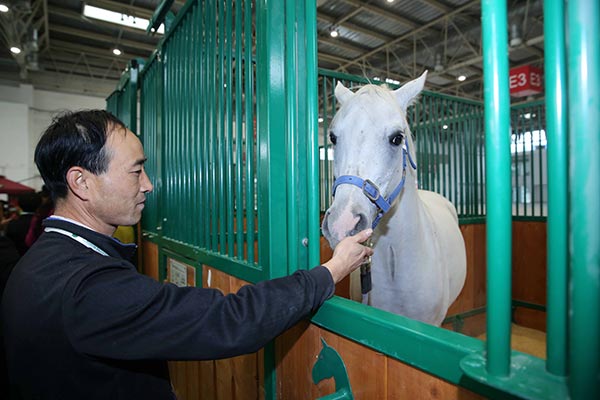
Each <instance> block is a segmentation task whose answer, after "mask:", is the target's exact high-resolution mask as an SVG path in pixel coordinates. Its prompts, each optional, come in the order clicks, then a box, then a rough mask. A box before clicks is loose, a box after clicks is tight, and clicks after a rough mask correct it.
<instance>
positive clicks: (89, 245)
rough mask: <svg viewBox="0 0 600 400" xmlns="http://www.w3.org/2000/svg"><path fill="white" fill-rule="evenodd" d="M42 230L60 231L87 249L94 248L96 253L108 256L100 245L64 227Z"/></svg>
mask: <svg viewBox="0 0 600 400" xmlns="http://www.w3.org/2000/svg"><path fill="white" fill-rule="evenodd" d="M44 232H56V233H60V234H61V235H65V236H66V237H69V238H71V239H73V240H75V241H77V242H79V243H81V244H82V245H84V246H85V247H87V248H88V249H92V250H94V251H95V252H96V253H98V254H102V255H103V256H107V257H108V254H107V253H106V252H105V251H104V250H102V249H101V248H100V247H98V246H96V245H95V244H94V243H92V242H90V241H89V240H87V239H85V238H83V237H81V236H79V235H76V234H74V233H73V232H69V231H65V230H64V229H59V228H45V229H44Z"/></svg>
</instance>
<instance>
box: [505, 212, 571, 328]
mask: <svg viewBox="0 0 600 400" xmlns="http://www.w3.org/2000/svg"><path fill="white" fill-rule="evenodd" d="M512 235H513V241H512V244H513V256H512V273H513V274H512V285H513V287H512V298H513V300H520V301H524V302H528V303H534V304H540V305H546V286H547V279H546V264H547V252H546V249H547V243H546V240H547V237H546V223H545V222H530V221H527V222H525V221H515V222H513V229H512ZM565 285H566V282H565ZM514 317H515V322H517V323H518V324H519V325H523V326H526V327H529V328H534V329H539V330H543V331H546V314H545V313H544V312H541V311H536V310H530V309H524V308H520V307H519V308H517V310H516V311H515V314H514Z"/></svg>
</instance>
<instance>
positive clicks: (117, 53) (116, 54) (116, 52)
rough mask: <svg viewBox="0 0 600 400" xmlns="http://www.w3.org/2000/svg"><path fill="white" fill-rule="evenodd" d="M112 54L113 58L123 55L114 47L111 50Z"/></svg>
mask: <svg viewBox="0 0 600 400" xmlns="http://www.w3.org/2000/svg"><path fill="white" fill-rule="evenodd" d="M112 52H113V54H114V55H115V56H120V55H121V54H123V52H122V51H121V50H119V49H117V48H116V47H115V48H114V49H113V51H112Z"/></svg>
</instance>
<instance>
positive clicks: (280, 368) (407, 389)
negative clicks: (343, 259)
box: [142, 221, 546, 400]
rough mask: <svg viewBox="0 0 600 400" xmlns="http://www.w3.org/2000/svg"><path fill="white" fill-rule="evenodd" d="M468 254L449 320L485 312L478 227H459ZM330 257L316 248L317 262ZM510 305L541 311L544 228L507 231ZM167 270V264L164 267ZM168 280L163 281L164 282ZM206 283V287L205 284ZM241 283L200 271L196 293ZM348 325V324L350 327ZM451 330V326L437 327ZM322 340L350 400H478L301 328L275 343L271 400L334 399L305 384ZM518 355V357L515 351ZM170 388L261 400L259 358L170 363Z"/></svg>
mask: <svg viewBox="0 0 600 400" xmlns="http://www.w3.org/2000/svg"><path fill="white" fill-rule="evenodd" d="M461 231H462V233H463V237H464V239H465V245H466V252H467V279H466V282H465V286H464V289H463V291H462V292H461V294H460V296H459V297H458V299H457V300H456V301H455V303H454V304H453V305H452V306H451V308H450V310H449V313H448V315H449V316H451V315H455V314H459V313H465V312H467V313H468V312H471V311H473V310H478V309H482V308H483V307H485V301H486V298H485V296H486V290H485V288H486V268H485V263H486V251H485V248H486V243H485V239H486V234H485V225H484V224H470V225H462V226H461ZM331 253H332V252H331V249H330V248H329V245H328V244H327V242H326V241H324V239H322V242H321V254H322V258H323V260H326V259H329V258H330V257H331ZM142 254H143V260H144V265H143V271H144V273H145V274H147V275H149V276H152V277H153V278H154V279H158V277H159V273H158V270H159V255H158V246H157V245H156V244H154V243H152V242H150V241H144V242H143V246H142ZM512 262H513V299H514V300H519V301H523V302H528V303H534V304H540V305H545V304H546V298H545V296H546V289H545V287H546V224H545V222H529V221H527V222H526V221H515V222H514V223H513V259H512ZM167 264H168V263H167ZM167 276H168V274H167ZM209 277H210V284H209V281H208V280H209ZM245 284H247V282H245V281H242V280H240V279H237V278H235V277H233V276H230V275H227V274H225V273H223V272H221V271H219V270H217V269H214V268H211V267H208V266H202V286H203V287H211V288H217V289H219V290H221V291H222V292H223V293H235V292H237V290H238V289H239V288H240V287H241V286H243V285H245ZM336 294H338V295H341V296H343V297H348V281H347V280H346V281H342V282H341V283H340V284H338V287H337V288H336ZM515 322H516V323H517V324H519V325H521V326H524V327H529V328H534V329H538V330H542V331H543V330H545V313H544V312H542V311H536V310H530V309H526V308H522V307H518V308H516V310H515ZM349 323H351V322H349ZM444 327H445V328H447V329H453V328H454V327H453V325H452V324H447V325H446V326H444ZM460 331H461V332H462V333H464V334H466V335H468V336H480V337H483V336H481V335H484V334H485V312H480V313H475V314H474V315H472V316H468V317H465V318H463V321H462V326H461V330H460ZM321 338H323V339H325V340H326V342H327V343H328V344H329V345H330V346H332V347H334V348H335V349H336V350H337V351H338V353H340V355H341V356H342V358H343V360H344V362H345V364H346V368H347V370H348V374H349V377H350V383H351V385H352V389H353V392H354V395H355V398H356V399H374V398H377V399H379V398H381V399H399V398H425V399H462V400H465V399H466V400H468V399H479V398H480V397H479V396H478V395H476V394H474V393H472V392H470V391H468V390H466V389H463V388H460V387H457V386H455V385H453V384H451V383H448V382H445V381H443V380H441V379H439V378H436V377H434V376H432V375H429V374H427V373H425V372H422V371H420V370H418V369H415V368H413V367H411V366H409V365H406V364H404V363H402V362H399V361H397V360H395V359H393V358H390V357H387V356H385V355H383V354H381V353H378V352H375V351H373V350H371V349H369V348H367V347H364V346H362V345H360V344H357V343H355V342H353V341H351V340H348V339H345V338H343V337H340V336H337V335H335V334H333V333H331V332H329V331H327V330H324V329H322V328H319V327H317V326H314V325H312V324H310V323H309V322H303V323H300V324H298V325H297V326H295V327H293V328H292V329H290V330H289V331H288V332H286V333H285V334H284V335H282V336H281V337H279V338H278V339H277V340H276V346H275V348H276V355H277V377H278V382H277V398H279V399H286V400H287V399H292V400H293V399H313V398H317V397H321V396H324V395H327V394H330V393H333V391H334V383H333V381H332V380H329V381H323V382H321V383H320V384H319V385H314V384H313V383H312V375H311V370H312V366H313V365H314V362H315V360H316V356H317V355H318V354H319V352H320V350H321V346H322V345H321ZM521 351H523V350H521ZM169 368H170V371H171V378H172V382H173V387H174V388H175V391H176V393H177V395H178V398H179V399H232V398H235V399H264V363H263V351H262V350H261V351H259V352H257V353H254V354H250V355H246V356H241V357H235V358H230V359H224V360H215V361H202V362H190V361H174V362H170V363H169Z"/></svg>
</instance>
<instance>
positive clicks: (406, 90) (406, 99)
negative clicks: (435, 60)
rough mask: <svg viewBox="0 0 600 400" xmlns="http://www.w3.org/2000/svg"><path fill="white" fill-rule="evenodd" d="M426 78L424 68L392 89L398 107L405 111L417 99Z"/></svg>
mask: <svg viewBox="0 0 600 400" xmlns="http://www.w3.org/2000/svg"><path fill="white" fill-rule="evenodd" d="M426 79H427V70H425V72H423V74H422V75H421V76H420V77H418V78H417V79H413V80H412V81H410V82H408V83H406V84H405V85H404V86H402V87H401V88H400V89H397V90H394V94H395V95H396V100H397V101H398V104H400V107H402V109H403V110H404V111H406V109H407V108H408V107H409V106H411V105H413V104H414V103H415V102H416V101H417V99H418V98H419V97H418V96H419V93H421V91H422V90H423V87H424V86H425V80H426ZM336 94H337V89H336Z"/></svg>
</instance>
